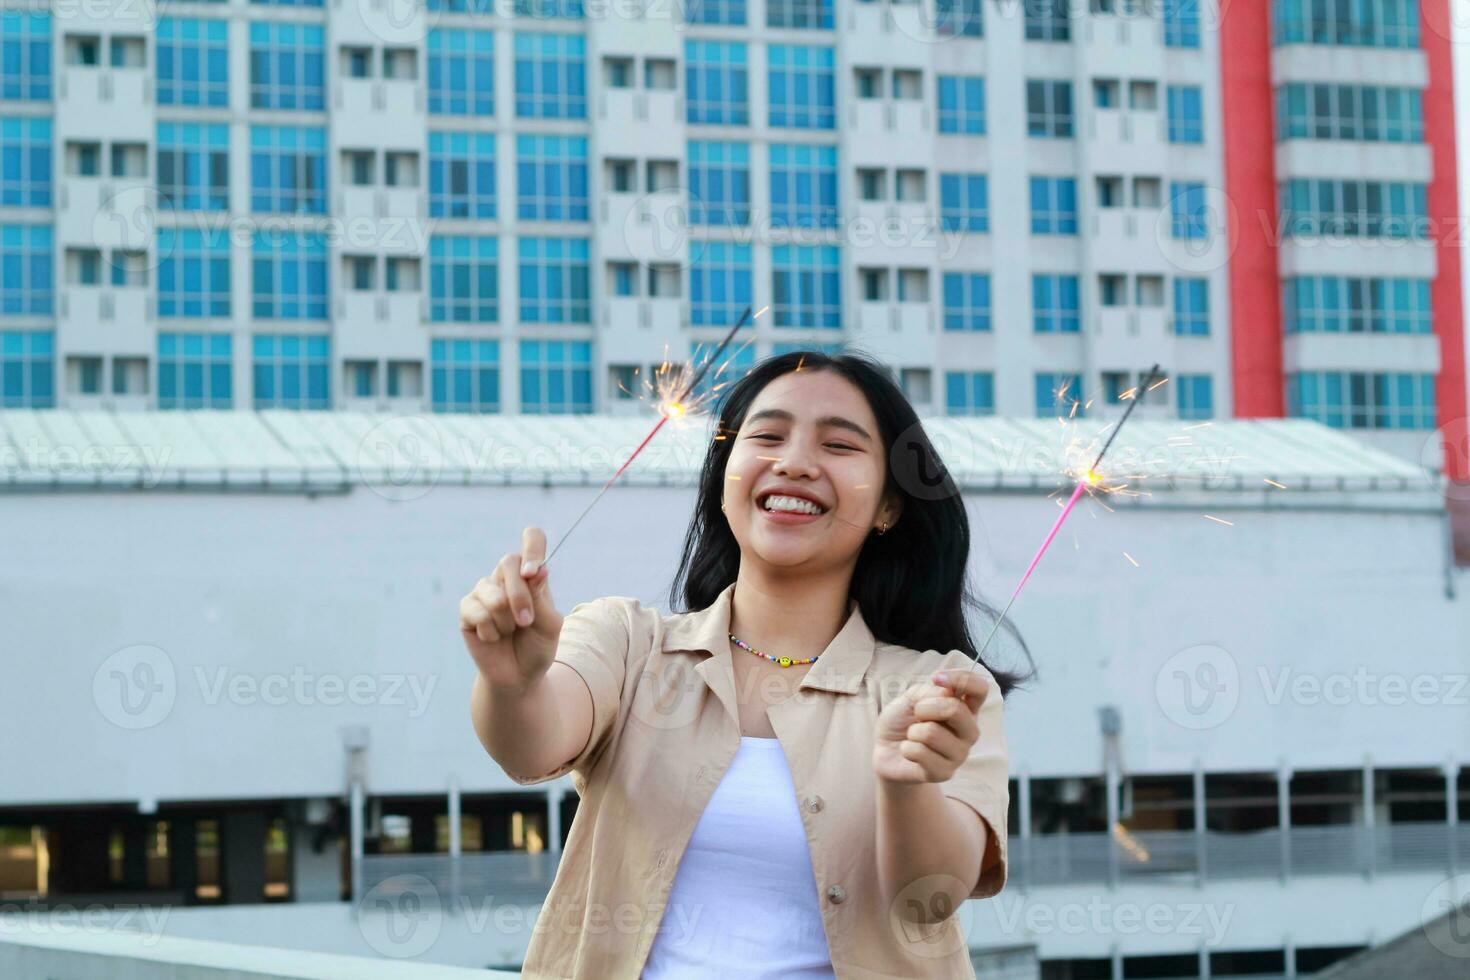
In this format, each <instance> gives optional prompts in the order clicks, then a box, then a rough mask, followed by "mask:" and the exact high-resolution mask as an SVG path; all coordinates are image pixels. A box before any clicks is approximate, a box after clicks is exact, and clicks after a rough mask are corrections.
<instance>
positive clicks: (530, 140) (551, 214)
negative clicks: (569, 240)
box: [516, 135, 587, 221]
mask: <svg viewBox="0 0 1470 980" xmlns="http://www.w3.org/2000/svg"><path fill="white" fill-rule="evenodd" d="M516 201H517V205H516V216H517V217H519V218H521V219H522V220H523V221H586V220H587V138H586V137H585V136H526V135H522V136H517V137H516Z"/></svg>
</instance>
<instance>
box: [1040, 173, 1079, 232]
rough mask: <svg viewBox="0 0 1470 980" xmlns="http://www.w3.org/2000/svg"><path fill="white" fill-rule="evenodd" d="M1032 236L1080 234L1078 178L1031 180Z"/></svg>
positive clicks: (1041, 178)
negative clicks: (1078, 226)
mask: <svg viewBox="0 0 1470 980" xmlns="http://www.w3.org/2000/svg"><path fill="white" fill-rule="evenodd" d="M1031 234H1033V235H1075V234H1077V181H1076V179H1075V178H1072V177H1032V178H1031Z"/></svg>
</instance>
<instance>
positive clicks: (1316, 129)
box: [1276, 82, 1424, 143]
mask: <svg viewBox="0 0 1470 980" xmlns="http://www.w3.org/2000/svg"><path fill="white" fill-rule="evenodd" d="M1276 118H1277V120H1278V122H1279V125H1278V126H1277V129H1276V139H1277V140H1278V141H1281V140H1289V139H1317V140H1362V141H1364V142H1383V143H1422V142H1424V99H1423V95H1422V93H1421V92H1420V90H1419V89H1417V88H1400V87H1395V86H1384V85H1338V84H1335V83H1312V84H1309V83H1306V82H1292V83H1290V84H1287V85H1282V86H1280V87H1278V88H1277V89H1276Z"/></svg>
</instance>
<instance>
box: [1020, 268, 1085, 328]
mask: <svg viewBox="0 0 1470 980" xmlns="http://www.w3.org/2000/svg"><path fill="white" fill-rule="evenodd" d="M1079 295H1080V291H1079V290H1078V288H1077V277H1076V276H1068V275H1055V274H1050V273H1045V274H1040V275H1033V276H1032V277H1031V329H1032V330H1033V331H1034V332H1035V333H1077V332H1078V330H1079V329H1080V325H1081V318H1080V316H1079V310H1080V302H1079Z"/></svg>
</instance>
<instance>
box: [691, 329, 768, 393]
mask: <svg viewBox="0 0 1470 980" xmlns="http://www.w3.org/2000/svg"><path fill="white" fill-rule="evenodd" d="M746 326H747V327H748V326H751V324H748V323H747V324H746ZM742 329H743V328H742ZM737 339H738V338H737ZM715 347H716V344H715V343H713V342H709V343H703V342H701V341H698V340H691V341H690V342H689V359H690V363H692V364H693V365H694V369H695V370H696V371H697V370H699V368H700V366H701V365H703V364H704V362H705V361H706V360H708V359H709V358H710V357H711V356H712V355H713V354H714V352H715ZM754 367H755V344H754V342H753V341H751V340H749V339H748V338H747V339H746V340H745V341H744V342H743V343H742V342H732V343H731V345H730V346H729V347H727V348H726V349H725V352H724V353H723V354H721V355H720V359H719V360H718V361H717V362H715V363H713V364H711V365H710V366H709V369H708V370H707V371H705V373H704V377H702V378H700V379H699V384H697V385H695V386H694V389H693V394H694V396H695V397H701V396H704V395H707V394H709V393H710V392H711V391H713V392H714V400H713V401H711V402H710V408H711V409H712V411H713V412H716V413H717V412H719V410H720V405H721V404H722V403H723V402H724V400H725V396H726V395H728V394H729V393H730V389H731V388H733V387H734V386H735V382H737V381H739V380H740V379H741V378H743V377H745V376H746V375H747V374H749V373H750V372H751V370H752V369H753V368H754Z"/></svg>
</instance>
